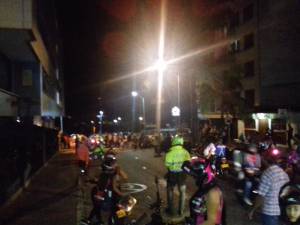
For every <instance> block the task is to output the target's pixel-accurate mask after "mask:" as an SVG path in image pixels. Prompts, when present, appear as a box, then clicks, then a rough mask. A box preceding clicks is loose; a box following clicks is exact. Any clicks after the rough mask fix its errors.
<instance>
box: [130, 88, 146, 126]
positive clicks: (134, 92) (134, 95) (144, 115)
mask: <svg viewBox="0 0 300 225" xmlns="http://www.w3.org/2000/svg"><path fill="white" fill-rule="evenodd" d="M131 96H132V97H134V98H136V97H140V98H141V100H142V113H143V121H144V124H145V125H146V110H145V98H144V97H143V96H142V95H140V94H139V93H138V92H137V91H132V92H131Z"/></svg>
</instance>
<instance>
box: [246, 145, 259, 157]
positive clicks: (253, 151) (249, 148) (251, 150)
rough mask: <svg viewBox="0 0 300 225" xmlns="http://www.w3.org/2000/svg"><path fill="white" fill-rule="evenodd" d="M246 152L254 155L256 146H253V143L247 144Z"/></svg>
mask: <svg viewBox="0 0 300 225" xmlns="http://www.w3.org/2000/svg"><path fill="white" fill-rule="evenodd" d="M247 150H248V152H249V153H250V154H256V153H257V146H256V144H253V143H251V144H249V145H248V146H247Z"/></svg>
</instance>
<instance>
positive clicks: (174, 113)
mask: <svg viewBox="0 0 300 225" xmlns="http://www.w3.org/2000/svg"><path fill="white" fill-rule="evenodd" d="M172 116H174V117H176V116H180V109H179V107H177V106H174V107H173V108H172Z"/></svg>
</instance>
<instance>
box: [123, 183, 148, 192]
mask: <svg viewBox="0 0 300 225" xmlns="http://www.w3.org/2000/svg"><path fill="white" fill-rule="evenodd" d="M147 188H148V187H147V186H146V185H144V184H137V183H124V184H121V191H122V192H125V193H126V194H133V193H138V192H142V191H145V190H146V189H147Z"/></svg>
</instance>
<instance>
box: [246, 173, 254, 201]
mask: <svg viewBox="0 0 300 225" xmlns="http://www.w3.org/2000/svg"><path fill="white" fill-rule="evenodd" d="M252 186H253V183H252V181H251V180H250V179H248V178H246V179H245V187H244V198H248V199H250V195H251V190H252Z"/></svg>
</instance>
